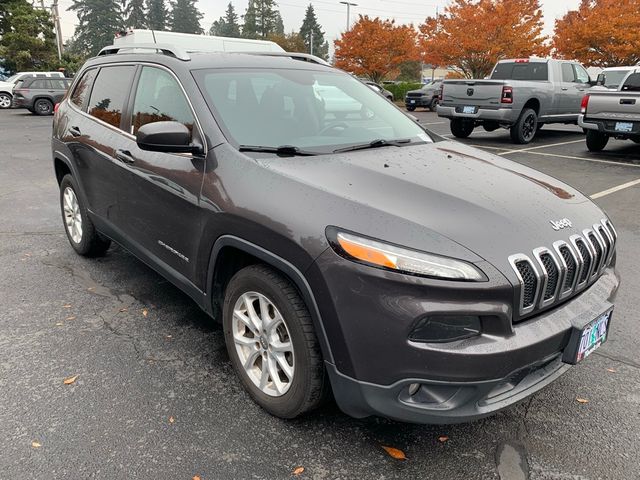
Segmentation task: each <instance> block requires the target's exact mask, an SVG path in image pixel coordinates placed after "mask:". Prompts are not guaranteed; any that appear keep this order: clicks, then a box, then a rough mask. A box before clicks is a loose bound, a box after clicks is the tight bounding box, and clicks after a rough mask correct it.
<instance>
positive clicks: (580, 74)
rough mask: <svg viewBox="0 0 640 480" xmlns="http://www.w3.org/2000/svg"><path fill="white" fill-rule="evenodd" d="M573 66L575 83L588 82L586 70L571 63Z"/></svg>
mask: <svg viewBox="0 0 640 480" xmlns="http://www.w3.org/2000/svg"><path fill="white" fill-rule="evenodd" d="M573 67H574V68H575V70H576V82H577V83H589V80H591V79H590V78H589V74H588V73H587V71H586V70H585V69H584V68H582V66H581V65H575V64H574V65H573Z"/></svg>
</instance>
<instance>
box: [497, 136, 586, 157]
mask: <svg viewBox="0 0 640 480" xmlns="http://www.w3.org/2000/svg"><path fill="white" fill-rule="evenodd" d="M580 142H583V143H584V138H581V139H580V140H571V141H570V142H561V143H551V144H549V145H538V146H537V147H529V148H518V149H516V150H507V151H506V152H502V153H499V154H498V155H507V154H509V153H519V152H530V151H531V150H538V149H540V148H551V147H561V146H562V145H571V144H572V143H580Z"/></svg>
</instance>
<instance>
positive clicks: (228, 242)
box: [206, 235, 334, 363]
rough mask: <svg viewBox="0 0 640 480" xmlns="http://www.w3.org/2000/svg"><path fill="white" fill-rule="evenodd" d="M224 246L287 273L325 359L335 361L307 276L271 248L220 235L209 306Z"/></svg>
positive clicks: (213, 259) (212, 263)
mask: <svg viewBox="0 0 640 480" xmlns="http://www.w3.org/2000/svg"><path fill="white" fill-rule="evenodd" d="M224 247H234V248H237V249H238V250H242V251H243V252H246V253H248V254H250V255H253V256H254V257H256V258H258V259H259V260H261V261H263V262H264V263H265V264H267V265H270V266H271V267H274V268H276V269H277V270H279V271H280V272H282V273H283V274H285V275H286V276H287V277H288V278H289V279H290V280H291V281H292V282H293V283H294V285H295V286H296V287H297V289H298V291H299V292H300V294H301V295H302V298H303V300H304V302H305V304H306V305H307V307H308V308H309V313H310V314H311V319H312V320H313V325H314V327H315V330H316V335H317V336H318V340H319V342H320V347H321V349H322V355H323V357H324V360H326V361H329V362H331V363H334V361H333V354H332V353H331V346H330V344H329V340H328V337H327V332H326V330H325V328H324V324H323V322H322V317H321V315H320V310H319V308H318V304H317V302H316V299H315V296H314V294H313V291H312V290H311V286H310V285H309V282H308V281H307V279H306V278H305V276H304V274H303V272H302V271H300V270H299V269H298V268H297V267H296V266H295V265H293V264H292V263H291V262H289V261H288V260H286V259H284V258H282V257H280V256H279V255H276V254H274V253H272V252H270V251H269V250H267V249H265V248H263V247H261V246H259V245H256V244H254V243H251V242H249V241H247V240H244V239H242V238H240V237H236V236H234V235H222V236H220V237H218V239H217V240H216V241H215V243H214V244H213V248H212V250H211V255H210V257H209V267H208V269H207V284H206V291H207V294H208V295H209V297H210V298H209V301H208V302H207V308H208V309H212V305H211V303H212V301H213V298H211V294H212V291H213V290H212V289H213V277H214V273H215V272H214V269H215V266H216V262H217V260H218V255H219V254H220V252H221V250H222V249H223V248H224Z"/></svg>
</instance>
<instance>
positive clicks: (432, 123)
mask: <svg viewBox="0 0 640 480" xmlns="http://www.w3.org/2000/svg"><path fill="white" fill-rule="evenodd" d="M445 123H447V122H429V123H421V124H420V125H444V124H445Z"/></svg>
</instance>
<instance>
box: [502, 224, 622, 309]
mask: <svg viewBox="0 0 640 480" xmlns="http://www.w3.org/2000/svg"><path fill="white" fill-rule="evenodd" d="M616 240H617V234H616V231H615V229H614V228H613V225H611V222H609V221H608V220H607V219H603V220H602V221H601V222H600V223H598V224H595V225H593V226H592V228H590V229H586V230H584V231H583V232H582V235H572V236H571V237H570V238H569V240H568V241H563V240H558V241H557V242H555V243H554V244H553V245H552V246H551V248H547V247H539V248H536V249H534V250H533V251H532V252H531V255H526V254H524V253H519V254H516V255H511V256H510V257H509V263H510V264H511V266H512V267H513V269H514V270H515V273H516V276H517V278H518V281H519V283H520V285H519V286H518V287H517V290H518V293H519V295H518V299H519V300H518V302H519V305H518V311H519V314H520V316H523V315H527V314H529V313H531V312H533V311H535V310H539V309H542V308H545V307H548V306H550V305H552V304H555V303H557V302H559V301H560V300H563V299H566V298H568V297H570V296H572V295H574V294H576V293H578V292H579V291H581V290H582V289H583V288H585V287H586V286H587V285H588V284H590V283H593V282H594V281H595V280H596V279H597V278H598V277H599V276H600V274H602V272H603V271H604V269H605V268H607V267H608V266H609V264H610V263H611V259H612V257H613V254H614V251H615V246H616Z"/></svg>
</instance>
